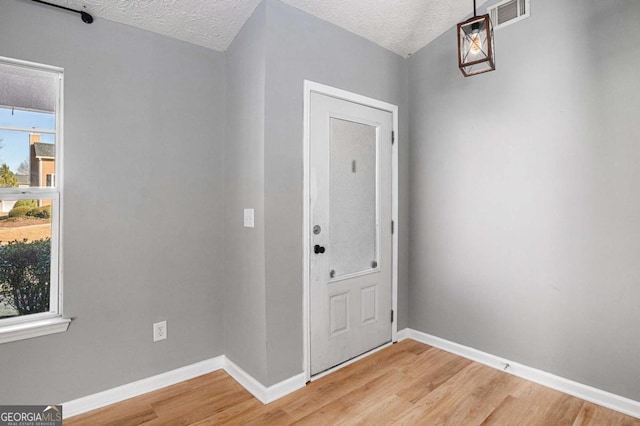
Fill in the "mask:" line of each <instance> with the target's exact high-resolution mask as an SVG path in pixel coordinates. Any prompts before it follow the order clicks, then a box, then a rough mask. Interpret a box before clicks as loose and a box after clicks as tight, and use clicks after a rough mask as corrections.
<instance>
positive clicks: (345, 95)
mask: <svg viewBox="0 0 640 426" xmlns="http://www.w3.org/2000/svg"><path fill="white" fill-rule="evenodd" d="M303 90H304V116H303V117H304V137H303V232H302V235H303V245H302V246H303V258H302V262H303V370H304V374H305V378H306V380H310V379H311V368H310V364H311V348H310V287H309V285H310V261H309V259H310V254H311V247H310V242H311V233H312V230H311V223H310V214H311V208H312V206H310V200H311V194H312V192H315V189H316V188H315V182H314V181H315V179H314V177H313V176H311V173H310V103H311V102H310V99H311V93H312V92H315V93H319V94H322V95H326V96H330V97H333V98H337V99H340V100H345V101H348V102H352V103H356V104H361V105H364V106H368V107H372V108H376V109H379V110H382V111H387V112H390V113H391V114H392V122H393V123H392V126H393V133H394V136H395V137H394V143H393V145H392V148H391V180H392V183H391V194H392V195H391V218H392V220H393V222H394V228H395V231H394V232H393V234H392V243H391V253H392V262H391V264H392V268H391V269H392V272H391V278H392V282H391V292H392V294H391V305H392V309H393V312H395V313H396V314H395V315H393V321H392V325H391V340H392V342H396V341H397V339H398V337H397V334H398V327H397V317H398V315H397V310H398V309H397V308H398V232H397V230H398V228H399V227H398V146H399V134H398V107H397V106H396V105H393V104H390V103H387V102H383V101H379V100H377V99H373V98H369V97H367V96H363V95H359V94H355V93H351V92H348V91H345V90H342V89H337V88H334V87H330V86H327V85H324V84H321V83H316V82H313V81H309V80H305V81H304V88H303ZM344 118H345V119H348V120H350V121H357V122H359V121H361V120H358V119H357V118H354V117H346V116H345V117H344ZM363 124H369V123H363ZM381 226H385V224H381ZM389 226H391V224H389ZM363 272H365V271H363ZM368 272H372V271H366V273H368ZM357 275H359V273H358V274H357ZM340 278H343V277H340ZM369 353H371V352H369ZM364 355H367V354H364ZM358 358H361V357H358ZM345 365H348V362H347V363H344V364H341V365H340V366H338V367H337V368H340V367H342V366H345ZM333 370H334V369H331V370H330V371H333ZM323 375H324V374H320V375H318V376H315V377H314V379H315V378H319V377H321V376H323Z"/></svg>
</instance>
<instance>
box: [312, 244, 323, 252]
mask: <svg viewBox="0 0 640 426" xmlns="http://www.w3.org/2000/svg"><path fill="white" fill-rule="evenodd" d="M313 252H314V253H315V254H318V253H320V254H322V253H324V247H322V246H321V245H319V244H316V245H315V246H313Z"/></svg>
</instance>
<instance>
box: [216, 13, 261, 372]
mask: <svg viewBox="0 0 640 426" xmlns="http://www.w3.org/2000/svg"><path fill="white" fill-rule="evenodd" d="M226 60H227V63H226V69H227V72H226V76H227V128H226V150H225V167H226V182H225V205H226V217H225V246H226V255H225V268H226V269H225V271H226V282H227V289H226V293H225V352H226V355H227V356H228V357H229V358H230V359H231V360H233V361H234V362H235V363H237V364H238V365H239V366H240V367H242V368H243V369H244V370H245V371H247V372H248V373H250V374H251V375H252V376H253V377H255V378H256V379H258V380H259V381H261V382H263V383H264V382H265V380H266V371H267V358H266V356H267V355H266V332H267V331H266V330H267V328H266V320H265V277H264V271H265V260H264V249H265V231H264V229H265V226H264V198H265V194H264V151H265V149H264V121H265V117H264V116H265V114H264V108H265V61H266V57H265V7H264V3H261V4H260V5H258V7H257V8H256V10H255V11H254V13H253V15H252V16H251V18H250V19H249V20H248V21H247V23H245V25H244V26H243V27H242V30H241V31H240V33H239V34H238V35H237V36H236V38H235V39H234V41H233V43H232V44H231V46H230V47H229V49H228V50H227V54H226ZM244 208H253V209H255V228H244V227H243V209H244Z"/></svg>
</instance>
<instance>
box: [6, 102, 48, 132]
mask: <svg viewBox="0 0 640 426" xmlns="http://www.w3.org/2000/svg"><path fill="white" fill-rule="evenodd" d="M0 126H3V127H20V128H25V129H33V128H36V129H44V130H55V128H56V116H55V114H54V113H52V112H36V111H25V110H21V109H15V108H11V107H2V106H0Z"/></svg>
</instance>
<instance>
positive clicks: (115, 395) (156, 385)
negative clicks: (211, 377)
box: [62, 355, 226, 419]
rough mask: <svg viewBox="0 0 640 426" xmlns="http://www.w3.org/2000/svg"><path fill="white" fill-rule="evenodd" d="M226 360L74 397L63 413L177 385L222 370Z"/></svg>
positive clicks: (210, 360) (66, 413)
mask: <svg viewBox="0 0 640 426" xmlns="http://www.w3.org/2000/svg"><path fill="white" fill-rule="evenodd" d="M225 362H226V359H225V356H224V355H220V356H217V357H215V358H211V359H208V360H205V361H201V362H196V363H195V364H191V365H187V366H186V367H181V368H177V369H175V370H171V371H167V372H166V373H161V374H157V375H155V376H151V377H147V378H146V379H141V380H137V381H135V382H131V383H127V384H126V385H122V386H118V387H115V388H112V389H107V390H105V391H102V392H98V393H94V394H93V395H88V396H85V397H82V398H78V399H74V400H73V401H69V402H65V403H63V404H62V407H63V410H62V414H63V416H64V418H65V419H66V418H69V417H72V416H75V415H78V414H82V413H86V412H87V411H91V410H95V409H97V408H102V407H105V406H107V405H110V404H115V403H116V402H120V401H124V400H125V399H129V398H133V397H135V396H139V395H142V394H144V393H147V392H151V391H154V390H158V389H161V388H164V387H167V386H171V385H175V384H176V383H180V382H183V381H185V380H189V379H193V378H194V377H198V376H201V375H203V374H207V373H211V372H212V371H216V370H220V369H221V368H224V366H225Z"/></svg>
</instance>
